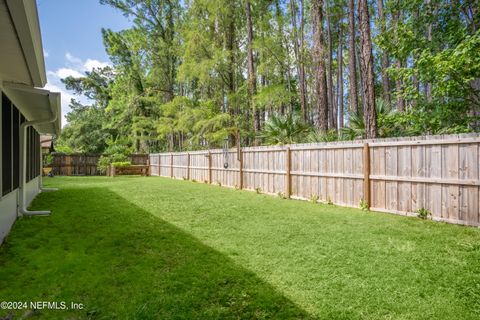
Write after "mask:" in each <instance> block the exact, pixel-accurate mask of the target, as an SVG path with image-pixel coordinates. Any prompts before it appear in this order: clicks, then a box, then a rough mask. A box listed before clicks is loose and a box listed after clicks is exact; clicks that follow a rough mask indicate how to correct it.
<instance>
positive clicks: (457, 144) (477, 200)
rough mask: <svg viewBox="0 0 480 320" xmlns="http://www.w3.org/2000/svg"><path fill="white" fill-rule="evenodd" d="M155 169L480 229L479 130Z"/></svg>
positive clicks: (238, 152) (190, 157)
mask: <svg viewBox="0 0 480 320" xmlns="http://www.w3.org/2000/svg"><path fill="white" fill-rule="evenodd" d="M149 163H150V174H151V175H152V176H163V177H171V178H177V179H185V180H194V181H198V182H205V183H209V184H217V185H220V186H226V187H233V188H237V189H245V190H252V191H257V192H259V193H260V192H261V193H266V194H272V195H278V196H281V197H284V198H294V199H303V200H311V201H323V202H327V203H333V204H337V205H340V206H348V207H357V208H358V207H362V208H365V209H366V208H368V209H370V210H374V211H380V212H387V213H394V214H401V215H407V216H417V214H418V212H422V213H423V214H424V215H425V214H427V215H428V214H430V218H431V219H433V220H436V221H444V222H449V223H455V224H464V225H472V226H480V176H479V175H480V134H462V135H439V136H422V137H408V138H393V139H392V138H390V139H372V140H356V141H341V142H328V143H312V144H295V145H284V146H261V147H246V148H239V149H229V150H221V149H213V150H202V151H191V152H173V153H156V154H150V155H149Z"/></svg>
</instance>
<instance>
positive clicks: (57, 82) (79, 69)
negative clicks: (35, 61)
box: [45, 52, 111, 125]
mask: <svg viewBox="0 0 480 320" xmlns="http://www.w3.org/2000/svg"><path fill="white" fill-rule="evenodd" d="M45 56H46V57H47V56H48V53H47V52H45ZM110 65H111V64H110V63H109V62H102V61H99V60H96V59H87V60H85V61H83V60H82V59H80V58H78V57H75V56H74V55H72V54H71V53H70V52H67V53H66V54H65V66H64V67H62V68H59V69H57V70H55V71H52V70H49V71H47V81H48V83H47V85H46V86H45V89H47V90H50V91H53V92H60V94H61V95H62V117H63V118H62V125H65V124H66V123H67V121H66V119H65V115H66V114H67V113H68V112H69V111H70V106H69V105H70V101H71V99H75V100H77V101H79V102H80V103H82V104H89V103H92V101H91V100H89V99H88V98H87V97H85V96H77V95H74V94H72V93H71V92H69V91H68V90H67V89H66V88H65V85H64V84H63V83H62V81H61V79H64V78H66V77H68V76H72V77H75V78H79V77H83V76H85V72H89V71H92V70H93V69H94V68H103V67H106V66H110Z"/></svg>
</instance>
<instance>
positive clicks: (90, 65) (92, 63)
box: [83, 59, 110, 71]
mask: <svg viewBox="0 0 480 320" xmlns="http://www.w3.org/2000/svg"><path fill="white" fill-rule="evenodd" d="M83 66H84V67H85V69H86V70H87V71H90V70H93V69H94V68H105V67H108V66H110V63H108V62H101V61H98V60H95V59H87V61H85V63H84V64H83Z"/></svg>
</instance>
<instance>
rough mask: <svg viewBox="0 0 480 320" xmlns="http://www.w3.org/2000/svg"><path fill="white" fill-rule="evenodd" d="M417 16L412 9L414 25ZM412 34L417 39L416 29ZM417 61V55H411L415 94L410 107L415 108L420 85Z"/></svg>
mask: <svg viewBox="0 0 480 320" xmlns="http://www.w3.org/2000/svg"><path fill="white" fill-rule="evenodd" d="M418 16H419V12H418V8H415V9H413V19H414V24H415V25H417V24H418ZM414 33H415V37H418V31H417V27H415V29H414ZM417 61H418V54H416V53H415V54H413V71H414V73H413V76H412V83H413V88H414V91H415V94H414V97H413V98H412V107H416V106H417V96H418V93H419V91H420V83H419V81H418V77H417V73H416V70H417Z"/></svg>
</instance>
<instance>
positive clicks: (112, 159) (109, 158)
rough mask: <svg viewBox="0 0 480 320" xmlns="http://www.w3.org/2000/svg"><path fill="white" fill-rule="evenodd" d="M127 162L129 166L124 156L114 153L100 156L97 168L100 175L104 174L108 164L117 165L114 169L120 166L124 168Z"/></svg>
mask: <svg viewBox="0 0 480 320" xmlns="http://www.w3.org/2000/svg"><path fill="white" fill-rule="evenodd" d="M127 162H128V164H127V165H130V164H131V163H130V161H129V160H128V157H127V156H126V155H124V154H120V153H115V154H111V155H102V156H101V157H100V158H99V159H98V162H97V167H98V170H99V171H100V173H102V174H105V172H107V168H108V167H109V166H110V164H117V165H115V166H116V167H122V166H125V163H127ZM122 164H123V165H122Z"/></svg>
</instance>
